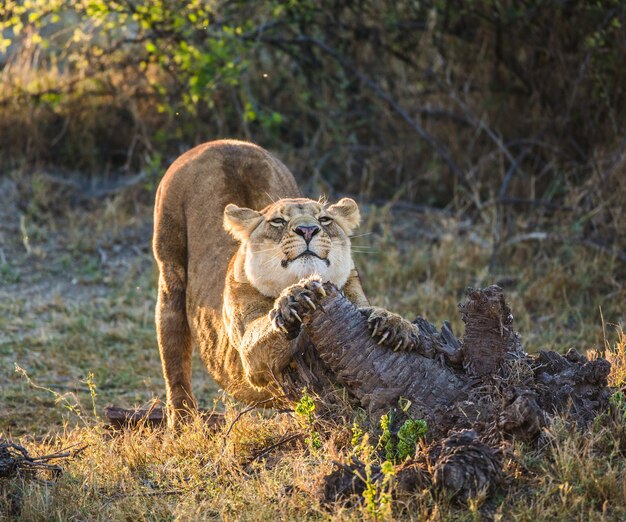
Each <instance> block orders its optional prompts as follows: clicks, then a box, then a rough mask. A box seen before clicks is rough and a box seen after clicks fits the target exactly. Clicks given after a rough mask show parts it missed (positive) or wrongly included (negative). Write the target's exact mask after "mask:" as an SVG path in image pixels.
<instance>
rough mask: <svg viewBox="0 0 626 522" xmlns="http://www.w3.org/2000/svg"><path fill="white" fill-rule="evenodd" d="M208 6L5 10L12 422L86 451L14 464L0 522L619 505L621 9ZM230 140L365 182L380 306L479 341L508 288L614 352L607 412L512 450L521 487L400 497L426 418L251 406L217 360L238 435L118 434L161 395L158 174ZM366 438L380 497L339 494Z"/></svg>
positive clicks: (623, 357)
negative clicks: (478, 319)
mask: <svg viewBox="0 0 626 522" xmlns="http://www.w3.org/2000/svg"><path fill="white" fill-rule="evenodd" d="M205 4H206V3H204V2H195V1H194V2H187V3H186V4H185V5H184V6H183V5H182V4H179V3H177V2H169V1H160V0H159V1H155V2H144V1H141V0H138V1H134V0H123V1H116V2H101V1H93V2H92V1H89V2H87V1H82V0H81V1H79V0H58V1H56V0H55V1H54V2H50V1H45V2H44V1H40V0H32V1H24V2H12V1H9V2H4V3H3V4H2V6H0V48H2V54H0V135H1V136H2V140H0V169H1V172H0V438H10V439H12V440H14V441H16V442H18V443H19V444H20V445H22V446H24V447H25V448H26V449H27V450H28V452H29V453H30V454H31V455H50V454H53V453H55V452H56V451H58V450H61V449H63V448H68V447H71V446H72V445H73V444H79V446H80V447H83V446H85V449H84V450H83V451H82V452H81V453H80V455H78V456H76V457H75V458H71V459H68V460H65V461H64V462H62V463H60V464H61V466H62V467H63V469H64V473H63V474H62V475H60V476H59V477H53V476H46V475H45V470H44V471H42V472H40V473H41V475H40V476H38V477H37V478H36V479H35V478H33V477H32V476H23V475H17V476H13V477H11V478H1V477H0V518H8V519H16V520H29V521H30V520H69V519H78V520H117V519H129V520H131V519H132V520H135V519H137V520H144V519H145V520H163V519H177V520H206V519H227V520H228V519H237V520H247V519H254V520H276V519H283V520H288V519H295V520H313V519H315V520H318V519H328V518H332V519H334V520H354V519H360V518H365V519H386V518H387V519H394V520H468V521H469V520H479V519H489V518H495V519H499V520H564V521H565V520H567V521H569V520H623V519H625V518H626V502H625V500H624V499H625V498H626V421H625V419H626V413H625V412H624V403H625V400H624V387H625V386H626V336H625V335H624V333H623V324H624V322H625V319H626V318H625V316H624V303H626V265H625V260H626V253H625V251H624V247H625V244H626V243H625V238H626V236H625V234H626V231H625V228H624V222H625V221H624V219H625V218H626V214H625V213H624V209H625V207H624V201H625V200H626V176H624V170H625V169H626V157H625V156H624V140H623V135H624V132H625V129H624V122H625V121H626V117H625V114H626V113H625V110H626V103H625V91H624V86H625V85H626V81H624V77H623V76H624V71H625V70H624V68H623V67H622V66H621V64H622V63H623V57H624V49H623V33H624V27H626V25H625V24H626V20H625V19H624V5H623V3H622V2H616V1H612V0H607V1H604V2H595V3H593V4H592V3H585V2H582V3H580V2H579V3H576V2H574V3H568V2H566V3H554V4H550V3H544V2H538V1H537V2H534V1H533V2H529V3H527V4H524V6H523V7H519V6H518V7H513V6H509V5H508V4H507V3H506V2H501V1H496V2H486V1H477V2H463V3H457V2H419V3H415V2H408V1H407V2H386V1H381V2H369V1H367V2H360V3H357V4H354V5H352V4H350V5H348V4H345V5H342V6H340V5H335V4H334V3H329V2H325V1H322V2H307V1H302V2H300V1H298V2H289V3H284V2H274V1H270V2H260V3H256V4H254V6H253V5H252V4H246V3H242V2H231V1H221V0H220V1H218V2H214V3H211V7H207V6H206V5H205ZM33 13H37V14H36V15H33ZM123 28H126V29H123ZM218 136H220V137H222V136H237V137H242V138H248V139H251V140H253V141H257V142H258V143H260V144H262V145H264V146H266V147H270V148H271V149H272V150H275V151H276V152H277V153H278V155H279V156H280V157H281V158H282V159H283V160H284V161H285V163H286V164H287V165H289V166H290V167H292V168H293V170H294V172H295V174H296V175H297V176H298V178H299V180H300V182H301V184H302V186H303V188H304V190H305V192H306V193H307V194H308V195H310V196H313V197H317V196H318V195H319V194H320V193H322V192H325V193H328V194H329V195H330V196H331V197H333V196H334V195H336V194H338V193H344V192H348V193H351V194H353V195H356V196H357V197H359V201H360V202H361V203H362V207H363V211H364V212H363V213H364V224H363V226H362V227H361V229H360V230H359V232H357V236H355V237H354V238H353V244H354V249H353V250H354V255H355V259H356V263H357V266H358V268H359V270H360V273H361V274H362V277H363V280H364V284H365V287H366V292H367V294H368V295H369V296H370V297H371V300H372V302H373V303H374V304H376V305H380V306H383V307H386V308H389V309H391V310H393V311H396V312H399V313H402V314H404V315H405V316H406V317H407V318H413V316H417V315H421V316H424V317H426V318H427V319H429V320H430V321H431V322H433V323H440V322H441V321H442V320H444V319H449V320H451V321H452V326H453V329H454V330H455V331H456V332H460V331H461V326H462V325H461V324H460V320H459V319H458V314H457V313H456V307H457V303H458V302H459V301H460V300H461V298H462V296H463V292H464V289H465V288H466V287H467V286H473V287H483V286H487V285H488V284H491V283H498V284H500V285H501V286H502V287H504V288H505V291H506V293H507V298H508V301H509V304H510V306H511V308H512V310H513V311H514V313H515V327H516V329H517V330H518V331H519V332H520V333H521V334H522V340H523V344H524V346H525V348H526V349H528V350H529V351H533V352H536V351H538V350H541V349H550V350H557V351H560V352H565V351H567V349H569V348H570V347H576V348H577V349H579V350H581V351H585V350H591V351H593V352H594V353H596V354H598V355H602V356H604V357H606V358H607V359H608V360H609V361H610V362H611V363H612V365H613V366H612V372H611V376H610V379H611V381H610V384H611V386H614V387H615V388H616V390H615V394H614V395H613V399H612V401H611V402H612V409H611V410H610V411H609V412H607V413H606V414H605V415H602V416H601V417H599V418H598V419H597V420H596V422H595V424H594V425H593V426H591V427H590V429H589V430H587V431H584V432H578V431H575V430H572V429H571V428H570V427H568V426H567V425H566V424H565V423H564V422H562V421H561V420H560V419H555V421H554V422H553V423H552V424H551V425H550V426H549V427H548V428H547V429H546V430H545V431H544V434H543V435H542V438H541V443H540V444H538V445H528V444H523V443H520V442H514V443H512V444H510V445H507V446H506V447H504V448H503V450H504V453H503V455H504V457H503V458H504V462H505V475H506V476H505V482H504V484H503V485H502V486H501V488H500V489H499V490H498V491H497V492H496V493H495V495H493V496H492V497H490V498H483V497H480V496H479V498H477V499H474V500H472V501H470V502H469V503H468V504H467V505H460V504H458V503H455V502H453V501H452V499H450V498H448V497H447V496H445V495H443V494H440V493H437V492H435V491H433V490H431V489H424V490H423V491H418V492H416V493H413V494H411V495H408V494H405V493H402V492H400V491H399V489H398V488H397V487H396V486H397V485H396V483H395V481H394V480H395V479H394V476H393V469H394V468H393V467H391V466H390V462H387V463H386V462H385V461H386V460H387V459H389V461H391V460H394V459H395V460H396V462H398V463H399V462H400V461H402V460H403V459H404V458H405V457H406V456H407V455H409V456H410V455H411V452H413V451H417V452H418V454H419V453H420V452H421V451H423V448H422V446H421V442H419V439H420V436H421V435H420V434H421V433H422V432H421V428H420V426H419V425H417V424H415V425H411V426H410V427H407V428H406V431H408V432H409V433H408V434H407V437H404V435H403V437H404V439H403V440H404V442H403V447H402V448H403V449H402V450H401V449H400V442H401V441H400V440H396V439H400V437H399V435H398V436H397V437H396V436H395V435H394V436H393V437H392V436H391V434H389V435H385V429H384V426H383V427H382V428H381V426H380V424H379V420H378V419H367V418H366V415H365V412H363V411H360V410H351V409H348V408H346V409H344V410H341V414H339V415H337V417H335V418H326V417H323V415H322V414H321V413H319V412H318V410H316V408H315V402H314V398H313V397H310V396H305V397H304V398H303V400H302V401H301V403H300V406H301V407H300V412H299V413H298V412H288V413H276V412H264V411H249V412H247V413H246V414H244V415H239V414H240V413H241V411H242V409H243V407H242V406H241V405H238V404H235V403H233V402H231V401H230V400H229V399H228V398H227V397H225V396H224V395H223V394H222V393H221V392H220V391H219V390H218V389H217V386H216V385H215V384H214V383H213V382H211V380H210V379H209V377H208V376H207V375H206V372H205V370H204V368H203V367H202V365H201V364H200V362H199V361H198V360H197V358H196V359H195V360H194V390H195V392H196V396H197V397H198V399H199V400H200V402H201V406H203V407H209V408H211V407H215V408H217V409H220V410H224V411H225V412H226V416H227V419H226V423H225V426H224V427H223V428H221V429H220V430H218V431H216V432H213V431H209V430H208V429H206V428H205V427H204V426H203V424H202V422H201V420H200V419H199V418H198V419H196V420H195V421H194V422H193V423H191V424H190V425H189V426H187V427H185V429H184V431H183V432H182V433H181V434H179V435H174V434H173V433H170V432H167V431H166V430H164V429H156V428H150V427H148V426H139V427H138V428H137V429H135V430H132V431H130V430H129V431H121V432H115V433H113V432H111V431H109V430H107V429H106V428H105V427H104V425H103V421H102V411H103V408H104V406H105V405H107V404H109V403H116V404H119V405H123V406H128V407H130V406H133V405H148V404H152V402H153V401H154V400H155V399H158V398H162V397H163V394H164V389H163V380H162V377H161V365H160V361H159V355H158V350H157V348H156V340H155V333H154V323H153V321H154V320H153V311H154V301H155V272H154V268H153V262H152V256H151V252H150V236H151V220H152V217H151V212H152V200H153V197H154V190H155V187H156V184H157V183H158V180H159V176H160V175H161V174H162V173H163V172H164V169H165V168H166V167H167V165H168V164H169V163H170V162H171V160H172V159H173V158H174V157H175V156H176V155H177V154H178V153H179V152H180V151H181V150H184V149H186V148H189V147H190V146H192V145H193V144H195V143H198V142H200V141H205V140H206V139H210V138H213V137H218ZM16 369H19V371H16ZM381 437H382V438H381ZM392 439H393V440H392ZM377 441H381V443H380V444H379V443H378V442H377ZM387 446H389V447H388V448H387ZM405 446H406V447H405ZM364 451H365V454H364V453H363V452H364ZM356 453H358V455H357V456H358V457H359V458H361V459H363V461H364V462H365V463H366V464H367V466H369V468H368V469H369V471H368V470H365V471H364V473H365V475H364V480H365V483H366V485H367V487H366V490H365V491H366V493H363V494H362V495H361V496H360V497H357V499H352V500H351V501H349V502H346V503H337V504H333V505H330V506H328V505H323V503H322V501H321V496H320V494H319V489H320V488H321V486H322V477H323V476H324V475H325V474H326V473H328V472H330V470H331V469H332V467H333V461H336V460H338V461H341V460H342V459H347V458H349V456H350V455H354V454H356ZM377 469H380V470H381V471H380V473H382V474H383V479H382V482H376V481H374V480H373V479H372V473H375V471H374V470H377ZM368 473H369V474H370V476H369V478H368V476H367V474H368Z"/></svg>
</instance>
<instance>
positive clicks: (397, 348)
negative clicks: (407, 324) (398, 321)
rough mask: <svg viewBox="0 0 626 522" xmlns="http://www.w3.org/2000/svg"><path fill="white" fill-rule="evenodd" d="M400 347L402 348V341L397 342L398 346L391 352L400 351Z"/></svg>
mask: <svg viewBox="0 0 626 522" xmlns="http://www.w3.org/2000/svg"><path fill="white" fill-rule="evenodd" d="M401 346H402V339H400V340H399V341H398V344H396V347H395V348H394V349H393V351H394V352H397V351H398V350H399V349H400V347H401Z"/></svg>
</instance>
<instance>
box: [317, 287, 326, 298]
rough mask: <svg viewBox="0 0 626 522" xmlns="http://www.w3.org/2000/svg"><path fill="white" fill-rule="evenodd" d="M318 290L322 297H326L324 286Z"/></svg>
mask: <svg viewBox="0 0 626 522" xmlns="http://www.w3.org/2000/svg"><path fill="white" fill-rule="evenodd" d="M318 290H319V293H320V294H322V297H326V290H324V287H323V286H322V285H320V287H319V288H318Z"/></svg>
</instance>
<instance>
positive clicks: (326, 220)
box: [320, 216, 333, 225]
mask: <svg viewBox="0 0 626 522" xmlns="http://www.w3.org/2000/svg"><path fill="white" fill-rule="evenodd" d="M332 222H333V220H332V218H329V217H328V216H323V217H321V218H320V223H321V224H322V225H330V224H331V223H332Z"/></svg>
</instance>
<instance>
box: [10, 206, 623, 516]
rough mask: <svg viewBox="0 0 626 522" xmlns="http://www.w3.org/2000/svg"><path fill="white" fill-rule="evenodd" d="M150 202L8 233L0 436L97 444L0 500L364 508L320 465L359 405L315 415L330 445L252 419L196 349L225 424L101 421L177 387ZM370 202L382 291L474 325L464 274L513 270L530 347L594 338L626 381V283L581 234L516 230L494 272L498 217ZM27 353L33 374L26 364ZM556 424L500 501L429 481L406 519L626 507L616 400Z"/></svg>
mask: <svg viewBox="0 0 626 522" xmlns="http://www.w3.org/2000/svg"><path fill="white" fill-rule="evenodd" d="M150 211H151V209H150V208H149V206H147V205H144V206H140V207H139V208H138V209H133V208H131V207H129V206H128V201H127V200H125V199H124V198H123V197H120V198H117V199H113V200H109V202H107V203H106V204H105V205H100V206H97V207H96V208H93V209H91V210H89V211H86V210H85V209H83V210H81V211H79V210H76V209H75V210H68V211H67V212H65V213H62V214H61V215H57V216H56V217H53V216H50V215H49V214H47V213H46V212H41V213H40V214H38V215H37V216H35V215H34V214H30V215H27V216H26V218H27V223H28V222H29V220H30V222H31V223H32V225H30V226H31V227H33V230H34V228H35V227H36V228H37V233H34V234H32V238H31V246H32V248H33V252H35V253H31V254H30V256H29V255H27V254H26V252H25V250H24V248H23V246H20V242H21V240H20V238H19V237H15V238H8V239H9V241H8V242H7V245H9V247H10V248H9V247H7V253H9V254H10V257H11V259H10V262H11V267H12V268H11V270H13V271H15V273H16V275H17V277H15V276H11V278H10V279H7V280H3V290H2V291H3V294H2V295H3V296H4V297H3V299H2V300H1V301H0V312H1V313H0V326H1V327H2V328H1V330H2V342H1V343H0V383H1V386H0V404H2V409H1V410H0V434H2V435H3V436H9V437H12V438H13V439H14V440H16V441H18V442H19V443H20V444H22V445H24V446H25V447H26V448H27V449H28V450H29V451H30V452H31V453H32V454H36V455H39V454H48V453H51V452H53V451H57V450H59V449H61V448H65V447H69V446H72V445H74V444H78V445H80V446H84V447H85V449H84V450H83V451H82V453H81V454H80V455H79V456H77V457H75V458H72V459H68V460H67V461H65V462H63V463H62V466H63V468H64V470H65V472H64V474H63V475H62V476H61V477H60V478H58V479H56V480H55V481H54V482H53V483H43V482H41V481H35V480H32V479H28V478H26V477H17V478H14V479H10V480H8V481H7V480H4V482H0V514H2V513H4V514H8V515H10V516H12V517H13V518H16V519H20V520H29V521H30V520H51V519H54V520H67V519H81V520H82V519H89V520H117V519H126V520H163V519H176V520H209V519H215V520H221V519H225V520H229V519H237V520H268V521H269V520H278V519H282V520H291V519H293V520H326V519H328V518H329V517H330V518H332V519H334V520H356V519H362V518H367V517H368V516H369V515H368V512H367V511H366V509H365V507H364V506H363V505H362V504H361V503H359V502H356V503H353V504H351V505H336V506H332V507H330V508H327V507H324V506H323V505H322V504H321V503H320V498H321V496H320V488H321V486H322V478H323V476H324V475H325V474H326V473H328V472H329V471H330V469H331V467H332V461H333V460H334V459H339V458H340V456H341V455H342V454H345V453H346V451H349V450H350V447H349V440H350V436H349V433H350V432H349V429H350V426H351V423H352V420H353V419H351V418H346V419H345V424H344V423H341V422H335V423H332V422H325V423H323V424H320V425H319V426H316V427H315V429H316V431H318V432H319V433H320V440H321V444H322V446H321V448H318V449H316V448H313V447H311V446H310V445H308V444H307V443H306V442H305V439H306V436H307V430H309V429H312V428H310V427H307V425H306V424H303V423H302V421H301V420H300V419H298V418H297V416H296V415H294V414H290V413H283V414H276V413H272V412H257V411H251V412H248V413H245V414H243V415H242V416H241V417H238V414H239V412H240V411H241V409H242V407H241V406H240V405H237V404H234V403H232V402H230V401H229V400H227V399H225V398H224V397H223V396H222V395H221V394H219V393H218V390H217V387H216V386H215V385H214V384H213V383H212V382H211V381H210V379H209V378H208V376H207V375H206V372H205V371H204V369H203V368H202V367H201V365H200V364H199V361H198V360H197V358H196V360H195V361H194V365H195V366H194V389H195V391H196V394H197V396H198V398H199V400H200V402H201V403H202V404H203V405H204V406H208V407H213V406H215V407H217V408H218V409H223V410H225V411H226V415H227V420H226V426H224V427H223V428H221V429H220V430H218V431H217V432H210V431H208V430H207V429H206V428H205V427H204V426H203V424H202V423H201V421H200V420H199V419H197V420H196V422H194V423H192V424H191V425H189V426H187V427H186V428H185V430H184V431H183V433H181V434H179V435H174V434H172V433H168V432H167V431H165V430H163V429H153V428H148V427H142V428H139V429H136V430H132V431H122V432H117V433H112V432H110V431H109V430H107V429H105V428H104V427H103V424H102V415H103V408H104V406H106V405H107V404H110V403H114V404H116V405H120V406H127V407H130V406H133V405H142V404H149V403H150V402H151V401H152V400H153V399H155V398H163V389H164V386H163V380H162V377H161V367H160V361H159V357H158V350H157V348H156V340H155V334H154V326H153V316H152V314H153V308H154V298H155V291H154V279H155V278H154V269H153V265H152V260H151V255H150V252H149V246H148V245H149V241H150V237H149V235H150V227H149V223H150ZM365 214H366V217H365V222H364V225H363V227H362V230H360V231H359V232H358V233H359V234H364V235H362V236H360V237H358V238H356V237H355V238H354V244H355V245H360V246H359V247H355V250H363V251H364V252H363V253H358V254H355V257H356V260H357V266H358V268H359V270H360V272H361V273H362V276H363V279H364V282H365V288H366V291H367V293H368V295H369V296H370V298H371V300H372V302H373V303H374V304H378V305H382V306H385V307H387V308H389V309H391V310H394V311H397V312H400V313H402V314H404V315H405V316H407V317H408V318H413V317H414V316H416V315H422V316H424V317H426V318H428V319H429V320H430V321H431V322H433V323H436V324H440V323H441V322H442V321H443V320H445V319H449V320H451V322H452V324H453V326H454V329H455V331H456V332H457V334H459V335H460V334H461V333H462V323H461V321H460V318H459V317H458V313H457V304H458V302H459V301H461V300H462V299H463V295H464V291H465V288H466V287H467V286H474V287H480V286H486V285H489V284H492V283H494V282H498V281H500V282H501V283H502V284H503V285H504V286H505V289H506V293H507V296H508V300H509V304H510V305H511V307H512V309H513V313H514V314H515V324H516V328H517V329H518V330H519V331H520V332H521V333H522V338H523V341H524V345H525V346H526V348H527V349H529V350H531V351H535V350H538V349H556V350H560V351H564V350H566V349H568V348H569V347H571V346H574V347H576V348H578V349H579V350H581V351H584V350H586V349H595V350H597V351H598V352H600V353H602V354H606V356H607V358H609V360H610V361H611V362H612V364H613V372H612V374H611V383H612V384H613V385H615V386H620V385H623V383H624V382H625V381H626V377H625V375H626V338H625V336H624V334H623V332H622V330H621V329H620V328H619V326H618V327H616V326H615V324H620V322H621V321H622V320H623V315H622V314H623V310H622V308H621V306H622V304H623V302H624V298H625V297H626V295H625V289H624V285H623V284H620V283H619V278H618V277H617V276H616V273H617V272H616V271H617V267H616V265H615V261H614V260H612V259H610V258H609V257H607V256H604V255H602V254H599V253H598V252H595V251H589V250H586V249H585V248H584V247H581V246H576V245H535V244H519V245H515V246H512V247H508V248H507V249H505V250H503V251H502V252H501V253H500V257H499V263H497V264H496V265H495V266H492V269H491V270H490V268H489V261H490V257H491V254H492V251H491V237H490V234H489V230H488V229H487V228H484V229H483V228H481V227H480V226H478V225H477V226H472V228H471V232H469V233H468V230H467V226H466V223H465V224H463V223H461V221H460V220H458V219H456V218H452V217H442V216H440V215H429V214H419V215H416V214H410V213H403V214H398V213H395V212H394V213H392V212H391V211H390V210H389V209H386V208H369V209H366V212H365ZM37 248H38V249H39V250H38V251H36V250H35V249H37ZM36 252H39V254H37V253H36ZM32 267H36V272H37V274H36V277H35V274H34V273H33V272H34V271H33V268H32ZM600 310H602V316H601V315H600ZM15 363H17V364H18V365H19V367H20V368H23V370H24V372H25V373H26V375H27V377H26V376H25V374H24V372H15ZM90 373H92V374H93V378H90V377H89V374H90ZM29 379H30V380H32V383H29ZM93 386H95V394H96V395H95V397H93V398H92V393H91V391H92V390H94V388H93ZM43 388H47V390H46V389H43ZM92 399H93V403H92ZM93 406H95V412H94V408H93ZM359 415H361V414H359V413H358V412H354V416H355V417H358V416H359ZM359 418H360V417H359ZM229 430H230V431H229ZM292 435H293V436H294V437H293V438H291V439H290V440H289V441H288V442H286V443H284V444H282V443H280V441H281V440H283V439H284V438H285V437H290V436H292ZM545 440H546V441H547V443H546V444H547V445H545V446H544V447H541V448H539V449H537V448H530V447H527V446H524V445H519V444H517V445H515V446H514V450H513V451H512V452H511V453H510V454H509V456H508V457H507V459H508V460H507V461H506V463H505V469H506V470H507V477H508V478H507V482H506V483H505V485H504V487H503V488H502V489H501V490H500V491H498V492H497V494H496V495H495V497H494V499H492V500H490V501H488V503H487V504H486V507H485V506H483V507H480V506H479V505H478V504H476V505H470V506H466V507H463V506H458V505H454V504H451V503H450V500H449V499H448V498H446V497H442V496H440V495H437V494H435V493H434V492H432V491H430V490H424V491H419V492H416V493H414V494H412V495H406V494H405V495H400V496H398V497H397V498H394V500H393V501H392V514H393V518H394V519H406V520H478V519H480V517H481V516H482V515H481V513H483V514H484V513H485V512H491V513H494V514H495V516H496V517H500V520H511V519H515V520H546V519H553V520H602V519H605V520H611V519H613V520H618V519H620V518H623V517H625V516H626V503H624V498H625V493H626V490H624V484H626V461H625V459H624V454H625V452H626V421H625V417H624V412H621V413H620V412H613V413H611V414H607V415H606V416H604V417H602V418H601V419H599V421H598V422H597V423H596V425H595V426H593V427H592V429H591V430H590V431H588V432H584V433H575V432H572V431H569V430H568V429H566V428H565V427H564V426H562V425H561V424H560V423H559V422H557V423H556V424H555V425H553V426H551V427H549V429H548V430H547V431H546V434H545ZM276 443H279V444H278V446H277V447H276V448H275V449H273V450H271V451H269V452H267V454H263V456H262V457H260V458H259V454H260V453H261V452H263V451H264V450H266V449H267V448H269V447H270V446H272V445H273V444H276ZM42 478H45V477H42ZM0 480H1V479H0ZM485 510H487V511H485Z"/></svg>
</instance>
